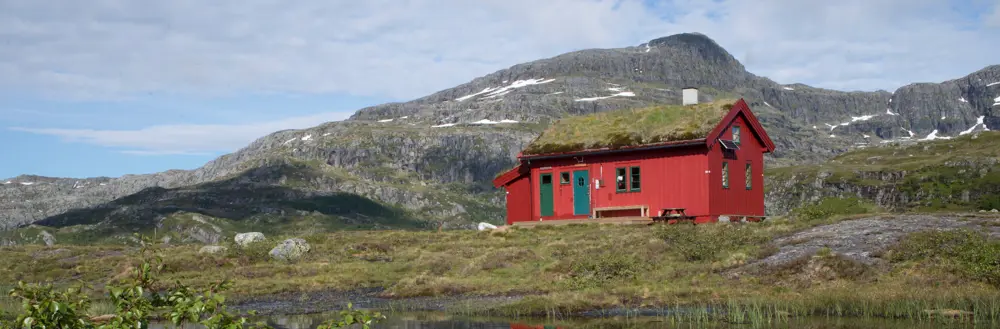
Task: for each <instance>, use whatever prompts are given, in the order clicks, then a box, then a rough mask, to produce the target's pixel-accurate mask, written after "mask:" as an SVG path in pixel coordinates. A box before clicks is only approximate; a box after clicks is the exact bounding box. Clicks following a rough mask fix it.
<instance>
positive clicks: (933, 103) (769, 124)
mask: <svg viewBox="0 0 1000 329" xmlns="http://www.w3.org/2000/svg"><path fill="white" fill-rule="evenodd" d="M706 54H707V55H706ZM992 80H996V81H1000V65H992V66H988V67H985V68H983V69H981V70H978V71H976V72H973V73H971V74H969V75H966V76H964V77H960V78H956V79H952V80H948V81H944V82H941V83H937V84H928V83H913V84H909V85H906V86H903V87H900V88H899V89H897V90H896V91H894V92H891V93H890V92H888V91H874V92H865V91H850V92H846V91H836V90H829V89H822V88H814V87H809V86H806V85H803V84H785V85H783V84H778V83H776V82H774V81H772V80H770V79H768V78H766V77H760V76H756V75H754V74H752V73H750V72H747V71H746V69H745V67H744V66H743V65H742V64H741V63H740V62H739V61H738V60H736V59H735V58H734V57H733V56H732V55H731V54H729V53H728V52H727V51H725V49H724V48H722V47H721V46H718V44H717V43H715V41H714V40H712V39H711V38H708V37H707V36H704V35H700V34H691V33H688V34H678V35H673V36H668V37H664V38H658V39H654V40H651V41H650V42H647V43H643V44H640V45H638V46H630V47H625V48H612V49H585V50H579V51H574V52H570V53H566V54H561V55H557V56H553V57H550V58H545V59H540V60H536V61H532V62H527V63H521V64H516V65H512V66H510V67H508V68H505V69H501V70H497V71H495V72H493V73H490V74H487V75H484V76H482V77H478V78H474V79H472V80H470V81H468V82H466V83H463V84H460V85H458V86H455V87H453V88H448V89H444V90H440V91H437V92H434V93H432V94H430V95H427V96H424V97H420V98H416V99H413V100H410V101H407V102H394V103H386V104H381V105H376V106H370V107H365V108H362V109H359V110H358V111H357V112H355V113H354V114H353V115H352V116H351V117H350V118H348V119H347V120H344V121H337V122H327V123H321V124H318V125H317V126H315V127H311V128H306V129H295V130H283V131H277V132H274V133H271V134H268V135H266V136H263V137H261V138H258V139H256V140H254V141H253V142H251V143H250V144H248V145H247V146H245V147H243V148H241V149H239V150H237V151H235V152H233V153H229V154H226V155H222V156H220V157H218V158H216V159H213V160H211V161H209V162H207V163H206V164H205V165H204V166H202V167H199V168H196V169H192V170H169V171H164V172H160V173H154V174H146V175H124V176H122V177H118V178H106V177H99V178H87V179H64V178H43V177H40V176H25V175H22V176H18V177H15V178H12V179H11V183H10V184H0V222H2V223H0V224H2V225H5V226H7V227H13V226H18V225H23V224H27V223H33V222H37V221H41V220H45V219H47V218H51V217H55V216H59V215H61V214H63V213H66V212H68V211H71V210H74V209H87V208H93V207H98V208H100V207H101V205H102V204H105V203H109V202H113V201H114V200H117V199H121V198H125V197H128V196H129V195H133V194H135V193H139V192H141V191H143V190H145V189H148V188H152V187H159V188H164V189H184V188H186V187H192V186H197V185H199V184H205V183H210V182H213V181H219V180H224V179H229V178H233V177H240V176H241V175H243V174H244V173H246V172H252V171H253V170H254V169H255V168H285V169H282V170H288V171H287V172H279V173H277V175H278V177H279V179H275V180H272V181H271V182H272V184H275V185H276V186H287V185H289V184H291V183H288V182H289V181H294V179H291V180H290V179H287V178H288V177H292V178H294V177H295V176H296V175H299V174H301V173H300V172H297V171H296V170H298V169H287V168H298V167H295V165H298V164H302V163H307V164H309V165H308V166H314V167H315V168H311V169H310V170H312V169H316V170H315V172H319V173H322V174H321V175H327V176H330V177H341V178H344V179H345V180H341V181H337V182H339V183H330V182H331V181H330V180H327V179H326V178H315V181H309V182H304V183H302V184H300V186H298V187H296V188H299V189H302V190H304V191H306V192H309V193H354V194H357V195H360V196H363V197H365V198H369V199H371V200H373V201H375V202H380V203H383V204H386V205H391V206H398V207H400V208H401V209H403V210H404V211H408V212H412V213H417V214H423V215H422V216H411V217H414V218H418V217H419V218H422V219H424V220H432V217H435V216H443V217H449V218H451V219H450V220H452V222H451V223H452V224H455V225H464V224H461V223H467V222H470V221H493V222H498V221H500V220H501V219H502V218H501V217H502V211H500V209H501V207H502V204H500V205H498V204H499V203H502V200H503V199H502V195H500V194H499V192H497V191H496V190H493V189H491V188H489V186H488V181H489V180H490V179H492V177H493V176H494V175H495V173H496V172H497V171H499V170H502V169H503V168H505V167H507V166H509V165H511V164H513V161H514V160H513V158H514V155H516V154H517V152H518V151H520V150H521V149H522V148H523V147H524V146H525V145H527V143H528V142H530V141H531V140H532V139H533V138H534V137H535V136H537V134H538V133H540V132H541V131H542V129H544V127H546V126H547V125H548V124H549V123H551V122H552V121H554V120H558V119H559V118H562V117H565V116H568V115H576V114H587V113H596V112H606V111H610V110H616V109H624V108H635V107H642V106H649V105H654V104H674V103H679V102H680V91H679V88H680V87H684V86H687V85H695V86H698V87H699V88H701V92H700V98H701V100H702V101H711V100H713V99H716V98H732V97H737V96H738V97H743V98H745V99H746V100H747V102H748V103H749V104H750V105H751V107H752V108H753V109H754V112H755V113H756V114H757V115H758V117H759V118H760V119H761V122H762V124H763V125H764V126H765V128H766V129H768V131H769V133H770V134H771V135H772V136H775V142H776V144H777V146H778V149H777V150H776V152H775V154H774V155H773V156H771V157H769V158H768V161H769V162H768V166H770V167H775V166H777V167H781V166H787V165H792V164H803V163H805V164H809V163H818V162H822V161H824V160H825V159H828V158H830V157H832V156H834V155H836V154H839V153H843V152H844V151H847V150H849V149H851V148H855V147H862V146H872V145H878V144H879V143H881V142H882V141H905V140H913V139H918V138H919V137H921V136H930V135H933V134H939V136H946V135H947V136H950V135H955V134H958V133H960V132H964V131H966V130H968V129H969V128H970V127H972V129H977V127H978V129H980V130H982V129H988V128H989V127H996V126H998V125H1000V121H998V120H1000V115H996V114H994V112H993V111H995V110H996V109H997V107H990V106H988V104H989V102H990V101H991V100H992V97H996V96H1000V86H998V85H988V84H989V83H990V82H991V81H992ZM993 88H996V90H993ZM959 99H965V100H966V102H961V101H959ZM980 116H982V117H983V119H982V120H983V123H981V124H980V123H979V121H977V119H979V117H980ZM938 118H941V119H938ZM505 120H506V121H505ZM913 131H917V132H919V133H920V134H916V133H914V135H912V136H911V134H910V132H913ZM933 131H936V133H935V132H933ZM866 136H867V137H866ZM286 165H291V167H289V166H286ZM311 172H312V171H311ZM271 174H274V173H271ZM242 177H244V178H243V179H247V180H252V179H253V177H252V176H245V175H243V176H242ZM281 177H285V178H286V179H281ZM25 178H31V179H35V180H39V182H37V183H38V184H32V185H22V183H26V181H24V180H23V179H25ZM46 179H48V180H46ZM3 182H6V181H5V180H4V181H0V183H3ZM344 182H351V183H349V184H348V183H344ZM31 183H36V182H31ZM101 184H103V185H101ZM233 184H236V183H235V182H234V183H233ZM296 184H299V183H296ZM324 184H339V185H324ZM81 185H82V186H81ZM217 188H221V189H225V188H235V187H233V186H217ZM452 188H454V189H458V190H467V191H469V192H468V193H464V192H463V193H455V192H453V191H445V190H444V189H452ZM168 194H169V193H168ZM164 195H167V194H164ZM175 201H176V200H175ZM157 202H159V204H169V203H170V202H171V200H165V201H164V200H157ZM148 205H149V204H142V203H140V204H135V205H131V206H136V207H140V208H142V207H143V206H148ZM471 208H476V209H479V210H477V211H472V212H470V211H469V210H468V209H471ZM491 209H492V210H495V211H496V213H495V214H492V213H490V211H491ZM188 210H192V211H194V212H198V211H199V209H188ZM148 212H149V213H157V211H153V210H148ZM202 212H204V213H210V212H212V209H202ZM279 213H280V212H279ZM95 215H97V214H95ZM98 216H104V215H98ZM282 216H283V215H282ZM331 216H332V215H331ZM408 216H409V215H408ZM154 217H155V216H154ZM102 218H104V219H105V220H116V219H115V218H117V217H113V216H112V217H107V216H105V217H102ZM150 218H152V217H150ZM331 218H332V217H331ZM161 219H162V218H161ZM156 220H159V219H156Z"/></svg>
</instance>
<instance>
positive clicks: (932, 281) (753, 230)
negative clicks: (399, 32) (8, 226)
mask: <svg viewBox="0 0 1000 329" xmlns="http://www.w3.org/2000/svg"><path fill="white" fill-rule="evenodd" d="M809 225H812V224H810V223H806V222H803V221H789V220H781V219H777V220H773V221H770V222H769V223H767V222H765V223H754V224H713V225H697V226H689V225H671V226H660V227H647V226H609V225H567V226H561V227H538V228H533V229H510V230H508V231H506V232H494V233H490V232H475V231H444V232H427V231H394V230H393V231H343V232H335V233H328V234H317V235H310V236H306V237H305V238H306V240H307V241H309V243H310V244H312V247H313V248H312V251H311V252H310V253H309V254H308V255H307V256H306V257H305V258H303V259H301V260H298V261H295V262H290V263H289V262H275V261H270V260H268V258H267V257H266V256H265V254H266V251H267V249H268V248H269V247H271V244H274V243H276V242H277V241H279V240H281V237H271V240H269V242H268V243H265V244H262V245H260V246H258V247H251V248H249V249H245V250H241V249H239V248H237V247H235V246H232V245H230V251H229V252H228V253H225V254H219V255H199V254H198V253H197V250H198V248H199V246H196V245H180V246H169V247H167V249H166V250H165V255H166V258H165V259H164V261H165V264H166V267H165V273H163V276H162V279H163V280H164V281H165V282H173V281H174V280H179V281H181V282H183V283H185V284H190V285H193V286H195V287H200V286H206V285H208V284H210V283H211V282H213V281H215V280H218V279H222V278H229V279H231V280H233V283H234V285H233V290H231V293H230V294H231V295H232V296H233V297H234V298H236V299H243V298H250V297H253V296H264V295H269V294H278V293H301V292H310V291H325V290H352V289H358V288H366V287H369V288H370V287H381V288H385V291H384V292H383V294H384V296H386V297H394V298H407V297H421V296H490V295H522V296H527V297H525V298H524V299H520V300H517V301H516V302H513V303H508V304H503V305H487V306H481V307H473V308H470V309H463V310H460V311H461V312H466V313H471V314H493V315H504V316H513V315H518V316H523V315H556V314H562V315H567V314H573V313H574V312H578V311H586V310H594V309H613V308H625V309H635V308H656V309H670V308H674V307H716V308H719V307H721V308H723V309H725V308H728V309H733V310H734V312H737V311H735V310H738V312H742V313H733V314H730V315H731V316H734V317H741V318H743V319H744V320H746V321H765V320H768V319H772V317H780V316H787V315H788V314H791V315H794V316H804V315H831V316H864V317H883V316H884V317H908V318H920V317H930V316H932V315H927V314H926V313H925V312H924V310H940V309H957V310H962V311H968V312H973V313H975V314H976V316H977V317H980V316H982V317H983V318H990V317H992V318H997V316H998V315H1000V300H998V298H1000V297H997V296H1000V294H998V293H1000V291H998V289H997V287H996V284H995V283H994V281H992V279H991V278H992V277H993V276H991V275H996V272H997V271H998V270H997V268H996V267H981V266H979V265H982V264H984V263H982V262H979V263H975V262H973V263H968V262H965V261H963V259H972V260H975V259H984V258H982V257H984V256H983V255H992V254H990V253H989V252H993V251H994V250H995V249H989V248H986V249H983V250H987V251H984V252H977V253H972V254H969V255H974V256H969V255H967V254H965V253H959V254H950V253H942V254H935V255H932V256H933V257H931V256H926V257H925V256H920V257H916V256H913V257H904V258H900V259H896V258H893V259H894V261H893V263H892V264H891V266H890V268H870V267H867V266H864V265H861V264H858V263H854V262H853V261H850V260H849V259H846V258H843V257H841V256H839V255H837V254H835V253H830V252H829V251H827V252H823V253H820V254H818V255H816V256H814V257H813V258H812V260H810V259H804V260H803V261H802V262H797V263H795V264H793V265H790V266H788V267H782V268H774V269H767V270H766V271H763V272H760V273H754V274H745V275H742V276H740V277H738V278H733V277H730V276H729V274H727V273H729V272H730V270H731V269H736V268H739V267H741V266H743V265H745V264H747V263H749V262H752V261H753V260H754V259H758V258H763V257H767V256H768V255H771V254H773V253H774V252H775V251H776V250H774V247H773V246H771V245H770V244H769V242H770V241H771V239H772V238H773V237H777V236H783V235H786V234H790V233H791V232H794V231H798V230H801V229H803V228H805V227H809ZM955 239H958V240H961V241H966V242H968V243H973V244H978V243H983V242H981V241H980V240H975V239H978V238H972V237H968V238H967V237H964V236H962V237H957V238H955ZM963 239H964V240H963ZM983 239H985V238H983ZM969 241H971V242H969ZM977 241H979V242H977ZM962 243H965V242H962ZM989 243H994V242H989ZM902 248H904V249H910V247H906V245H904V247H902ZM990 248H992V247H990ZM56 250H62V251H56ZM977 250H978V249H977ZM134 252H135V250H134V248H133V247H128V246H55V247H42V246H21V247H5V248H3V249H2V250H0V260H2V261H3V262H4V263H6V264H11V265H10V266H9V267H8V268H6V269H4V270H2V271H0V282H17V281H19V280H24V281H28V282H53V283H57V284H65V285H68V284H73V283H74V282H77V280H81V281H83V282H86V283H90V284H95V285H100V284H102V283H104V282H108V281H109V280H111V279H112V278H115V277H118V276H120V275H122V273H123V272H124V271H125V269H126V268H127V267H128V265H130V264H133V260H131V258H130V257H129V256H130V255H132V254H133V253H134ZM976 257H980V258H976ZM943 260H948V261H943ZM816 262H819V263H821V264H824V265H823V266H826V267H829V268H831V269H833V271H834V272H836V275H831V276H821V277H816V276H809V275H805V274H803V273H806V266H808V265H810V264H813V263H816ZM970 264H971V265H970ZM977 266H978V267H977ZM966 268H968V269H970V270H966ZM977 268H978V269H979V270H975V269H977ZM976 271H980V272H976ZM740 314H742V315H740ZM753 318H759V319H757V320H753Z"/></svg>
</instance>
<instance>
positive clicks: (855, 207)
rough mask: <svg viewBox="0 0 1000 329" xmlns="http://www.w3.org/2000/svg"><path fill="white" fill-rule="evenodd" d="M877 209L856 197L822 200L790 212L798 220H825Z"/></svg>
mask: <svg viewBox="0 0 1000 329" xmlns="http://www.w3.org/2000/svg"><path fill="white" fill-rule="evenodd" d="M877 209H878V207H876V206H875V205H874V204H872V203H871V202H868V201H867V200H862V199H860V198H856V197H849V198H824V199H823V200H820V201H819V202H818V203H815V204H810V205H804V206H801V207H798V208H796V209H794V210H792V216H793V217H795V218H797V219H800V220H807V221H808V220H819V219H827V218H830V217H833V216H838V215H841V216H842V215H858V214H867V213H872V212H875V211H876V210H877Z"/></svg>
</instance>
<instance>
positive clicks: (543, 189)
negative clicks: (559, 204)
mask: <svg viewBox="0 0 1000 329" xmlns="http://www.w3.org/2000/svg"><path fill="white" fill-rule="evenodd" d="M540 178H541V179H540V180H541V182H540V185H539V186H538V194H539V195H538V201H539V202H540V204H541V207H540V208H541V213H542V216H552V215H553V214H552V174H542V175H541V177H540Z"/></svg>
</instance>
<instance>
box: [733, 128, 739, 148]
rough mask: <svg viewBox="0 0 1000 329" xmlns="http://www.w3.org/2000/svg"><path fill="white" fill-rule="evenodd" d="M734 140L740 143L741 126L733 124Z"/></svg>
mask: <svg viewBox="0 0 1000 329" xmlns="http://www.w3.org/2000/svg"><path fill="white" fill-rule="evenodd" d="M733 142H734V143H736V145H739V144H740V126H733Z"/></svg>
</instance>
